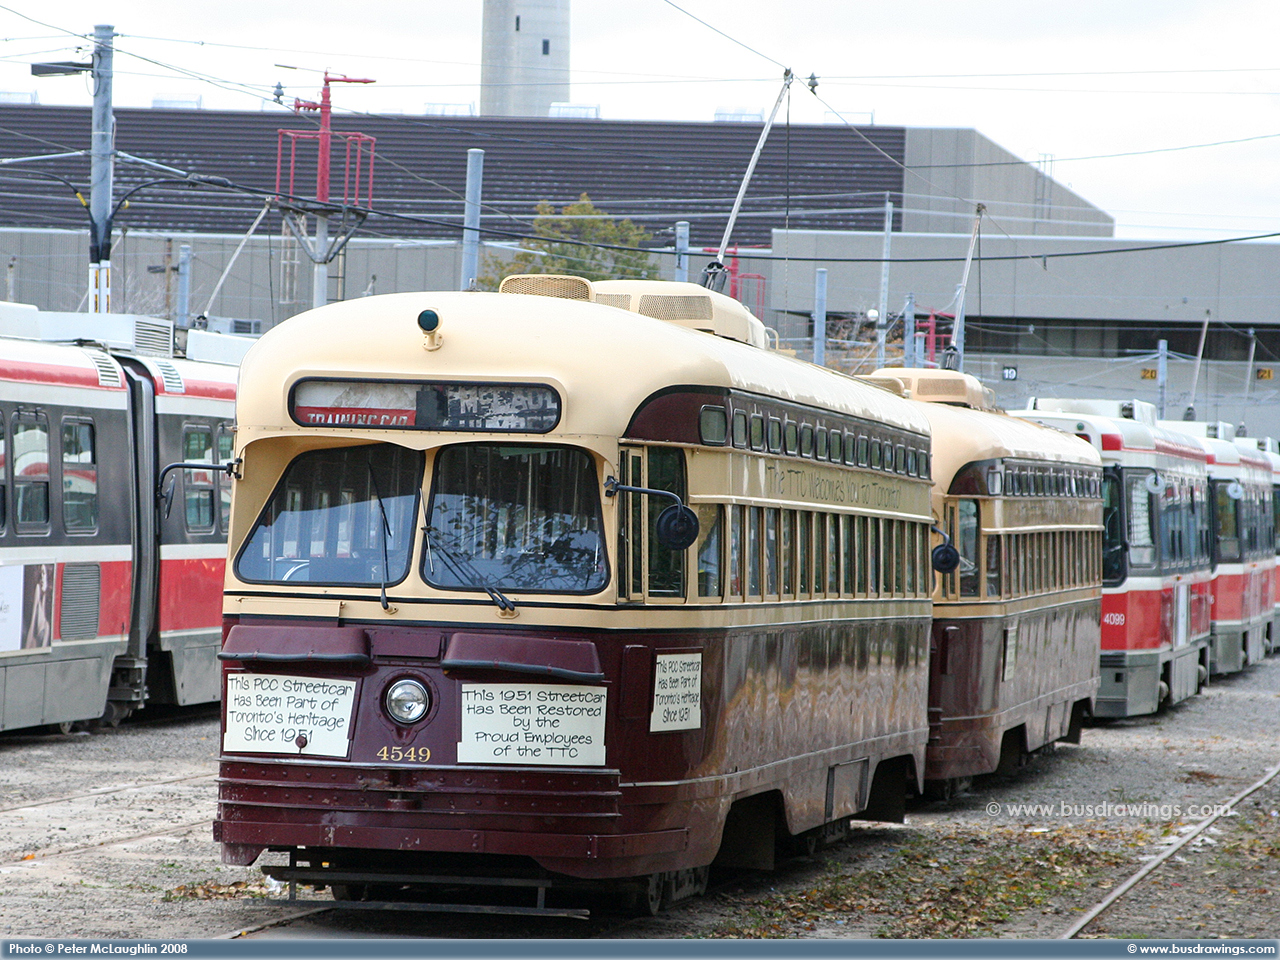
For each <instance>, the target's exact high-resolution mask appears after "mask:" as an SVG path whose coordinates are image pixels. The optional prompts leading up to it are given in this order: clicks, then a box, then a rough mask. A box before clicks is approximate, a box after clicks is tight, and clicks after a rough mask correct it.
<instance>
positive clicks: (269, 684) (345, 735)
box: [222, 673, 356, 757]
mask: <svg viewBox="0 0 1280 960" xmlns="http://www.w3.org/2000/svg"><path fill="white" fill-rule="evenodd" d="M226 704H227V727H226V732H225V733H224V734H223V735H222V749H223V750H225V751H226V752H227V753H294V754H299V755H301V756H304V757H305V756H312V757H345V756H346V755H347V752H348V749H349V744H350V740H351V715H352V712H353V711H354V710H355V704H356V681H354V680H328V679H325V678H322V677H287V676H280V675H279V674H270V673H229V674H227V694H226Z"/></svg>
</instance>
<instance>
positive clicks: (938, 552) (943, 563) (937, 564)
mask: <svg viewBox="0 0 1280 960" xmlns="http://www.w3.org/2000/svg"><path fill="white" fill-rule="evenodd" d="M931 558H932V560H933V569H935V570H937V571H938V572H939V573H951V572H953V571H954V570H955V568H956V567H958V566H960V551H959V550H957V549H956V548H955V547H953V546H952V545H951V544H950V543H940V544H938V545H937V546H936V547H934V548H933V553H932V555H931Z"/></svg>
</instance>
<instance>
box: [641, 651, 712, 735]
mask: <svg viewBox="0 0 1280 960" xmlns="http://www.w3.org/2000/svg"><path fill="white" fill-rule="evenodd" d="M701 726H702V654H700V653H660V654H658V659H657V663H656V664H655V666H654V676H653V713H652V714H650V715H649V732H650V733H659V732H661V731H663V730H697V729H698V728H699V727H701Z"/></svg>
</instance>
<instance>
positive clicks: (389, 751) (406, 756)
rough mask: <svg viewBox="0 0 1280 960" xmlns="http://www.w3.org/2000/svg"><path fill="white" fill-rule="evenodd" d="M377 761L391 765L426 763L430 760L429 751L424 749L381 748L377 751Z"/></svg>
mask: <svg viewBox="0 0 1280 960" xmlns="http://www.w3.org/2000/svg"><path fill="white" fill-rule="evenodd" d="M378 759H379V760H389V761H391V762H392V763H400V762H404V763H426V762H427V761H428V760H430V759H431V751H430V750H428V749H427V748H426V747H383V748H382V749H381V750H379V751H378Z"/></svg>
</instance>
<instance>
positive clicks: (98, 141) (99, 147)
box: [89, 23, 115, 313]
mask: <svg viewBox="0 0 1280 960" xmlns="http://www.w3.org/2000/svg"><path fill="white" fill-rule="evenodd" d="M114 37H115V28H114V27H113V26H112V25H111V24H107V23H100V24H98V25H97V26H95V27H94V28H93V70H92V77H93V131H92V133H91V135H90V153H89V312H90V313H110V312H111V205H112V192H113V190H112V187H113V180H114V172H115V171H114V157H113V151H114V143H113V141H114V139H115V118H114V116H113V115H112V111H111V74H112V60H113V56H114V47H113V45H112V39H113V38H114Z"/></svg>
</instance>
